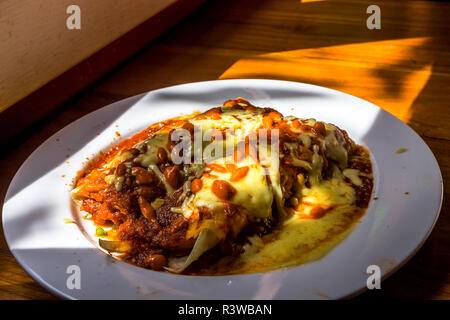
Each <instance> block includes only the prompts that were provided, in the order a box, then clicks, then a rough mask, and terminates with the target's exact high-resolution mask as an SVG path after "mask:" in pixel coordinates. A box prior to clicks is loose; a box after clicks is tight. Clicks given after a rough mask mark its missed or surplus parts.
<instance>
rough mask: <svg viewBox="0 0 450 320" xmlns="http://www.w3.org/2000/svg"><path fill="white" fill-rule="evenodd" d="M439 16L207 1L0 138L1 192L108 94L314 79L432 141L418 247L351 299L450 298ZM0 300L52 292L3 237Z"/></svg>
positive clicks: (447, 57)
mask: <svg viewBox="0 0 450 320" xmlns="http://www.w3.org/2000/svg"><path fill="white" fill-rule="evenodd" d="M370 4H378V5H379V6H380V8H381V19H382V21H381V27H382V28H381V30H368V29H367V28H366V18H367V16H368V15H367V14H366V8H367V7H368V6H369V5H370ZM448 16H450V3H447V2H434V1H386V0H383V1H379V2H377V1H361V0H347V1H306V2H305V1H298V0H239V1H238V0H228V1H215V0H211V1H209V2H207V3H206V4H205V5H204V6H203V7H201V8H200V9H199V10H198V11H196V12H195V13H194V14H192V15H190V16H189V17H188V18H186V19H185V20H183V21H182V22H181V23H179V24H178V25H177V26H175V27H174V28H172V29H171V30H170V31H168V32H166V33H165V34H164V35H163V36H161V37H159V38H158V39H157V40H156V41H154V42H153V43H152V44H151V45H149V46H148V47H147V48H145V49H144V50H142V51H141V52H140V53H139V54H137V55H135V56H134V57H132V58H131V59H130V60H129V61H127V62H126V63H124V64H123V65H122V66H121V67H119V68H117V69H116V70H114V71H113V72H111V73H110V74H109V75H108V76H106V77H104V78H102V79H101V80H100V81H99V82H97V83H96V84H95V85H93V86H91V87H90V88H88V89H87V90H85V91H83V92H81V93H79V94H78V95H77V96H75V97H73V98H72V99H71V100H70V101H67V102H66V103H65V104H64V105H63V106H61V108H59V109H58V110H57V111H55V112H54V113H53V114H51V115H50V116H49V117H46V118H45V119H42V120H41V121H40V122H39V123H38V124H36V125H35V126H33V127H30V128H29V129H28V130H27V131H26V132H24V133H23V134H22V135H21V136H19V137H18V138H17V139H15V140H14V141H13V142H11V143H10V144H9V145H8V146H6V150H7V152H6V153H4V154H3V155H2V156H1V159H0V177H1V186H0V194H1V197H4V194H5V192H6V189H7V186H8V183H9V181H10V180H11V179H12V177H13V176H14V173H15V172H16V171H17V169H18V168H19V166H20V165H21V163H22V162H23V161H24V160H25V159H26V158H27V156H28V155H29V154H30V153H31V152H32V151H33V150H34V149H35V148H36V147H38V146H39V145H40V144H41V143H42V142H43V141H45V140H46V139H47V138H48V137H49V136H50V135H51V134H53V133H55V132H56V131H58V130H59V129H61V128H62V127H64V126H65V125H67V124H69V123H71V122H72V121H74V120H76V119H78V118H79V117H81V116H83V115H85V114H87V113H89V112H91V111H93V110H96V109H98V108H100V107H102V106H105V105H107V104H109V103H112V102H114V101H117V100H120V99H123V98H126V97H129V96H132V95H135V94H138V93H141V92H145V91H148V90H152V89H157V88H161V87H166V86H170V85H175V84H180V83H186V82H194V81H202V80H212V79H228V78H269V79H285V80H293V81H300V82H306V83H312V84H317V85H321V86H325V87H329V88H333V89H337V90H341V91H343V92H346V93H349V94H352V95H355V96H358V97H360V98H363V99H366V100H368V101H371V102H374V103H376V104H377V105H379V106H380V107H381V108H383V109H385V110H387V111H389V112H391V113H392V114H394V115H395V116H397V117H398V118H400V119H402V120H403V121H404V122H406V123H408V124H409V125H410V126H411V127H412V128H413V129H414V130H416V131H417V132H418V133H419V134H420V135H421V137H422V138H423V139H424V140H425V141H426V142H427V144H428V145H429V146H430V148H431V150H432V151H433V153H434V154H435V156H436V158H437V160H438V162H439V165H440V167H441V170H442V175H443V179H444V192H445V194H444V203H443V207H442V211H441V215H440V218H439V220H438V222H437V224H436V226H435V229H434V231H433V232H432V233H431V235H430V237H429V239H428V240H427V241H426V243H425V244H424V246H423V247H422V248H421V249H420V250H419V251H418V253H417V254H416V255H415V256H414V257H413V258H412V259H411V260H410V261H409V262H408V263H407V264H406V265H405V266H403V267H402V268H401V269H400V270H399V271H398V272H396V273H395V274H394V275H392V276H391V277H390V278H389V279H387V280H385V281H384V282H383V283H382V289H381V290H372V291H368V292H366V293H364V294H362V295H361V296H359V297H358V299H366V298H385V297H388V298H414V299H449V298H450V277H449V270H450V241H449V234H450V203H449V201H448V195H449V189H450V184H449V181H450V152H449V148H450V141H449V140H450V128H449V126H448V124H449V122H450V112H449V111H450V105H449V104H450V102H449V101H450V99H449V93H448V91H449V89H450V50H449V49H450V23H449V22H448ZM275 107H276V106H275ZM424 165H426V164H424ZM424 214H427V213H426V212H424ZM0 298H3V299H52V298H55V297H54V296H53V295H51V294H50V293H48V292H47V291H46V290H44V289H43V288H41V287H40V286H39V285H38V284H37V283H36V282H35V281H34V280H32V279H31V278H30V277H29V276H28V275H27V274H26V273H25V271H23V270H22V269H21V267H20V266H19V265H18V263H17V262H16V261H15V259H14V258H13V257H12V255H11V253H10V252H9V250H8V248H7V245H6V243H5V240H4V238H3V237H2V238H1V239H0Z"/></svg>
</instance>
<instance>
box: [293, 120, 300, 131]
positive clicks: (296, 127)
mask: <svg viewBox="0 0 450 320" xmlns="http://www.w3.org/2000/svg"><path fill="white" fill-rule="evenodd" d="M292 127H294V128H295V129H300V121H298V120H297V119H295V120H294V121H292Z"/></svg>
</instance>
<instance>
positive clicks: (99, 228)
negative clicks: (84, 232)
mask: <svg viewBox="0 0 450 320" xmlns="http://www.w3.org/2000/svg"><path fill="white" fill-rule="evenodd" d="M95 234H96V235H98V236H106V231H105V230H103V228H101V227H98V228H97V230H95Z"/></svg>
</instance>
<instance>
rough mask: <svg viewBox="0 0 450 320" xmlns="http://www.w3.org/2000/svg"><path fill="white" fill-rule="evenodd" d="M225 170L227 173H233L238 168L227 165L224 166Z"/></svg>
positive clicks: (233, 165)
mask: <svg viewBox="0 0 450 320" xmlns="http://www.w3.org/2000/svg"><path fill="white" fill-rule="evenodd" d="M225 168H226V169H227V171H228V172H233V171H234V170H236V169H237V168H238V167H237V166H236V165H235V164H232V163H227V164H226V165H225Z"/></svg>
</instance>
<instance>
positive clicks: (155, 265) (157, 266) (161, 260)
mask: <svg viewBox="0 0 450 320" xmlns="http://www.w3.org/2000/svg"><path fill="white" fill-rule="evenodd" d="M144 264H145V266H146V267H147V268H150V269H152V270H163V269H164V267H165V266H167V258H166V257H165V256H163V255H162V254H151V255H148V256H147V257H145V259H144Z"/></svg>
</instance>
